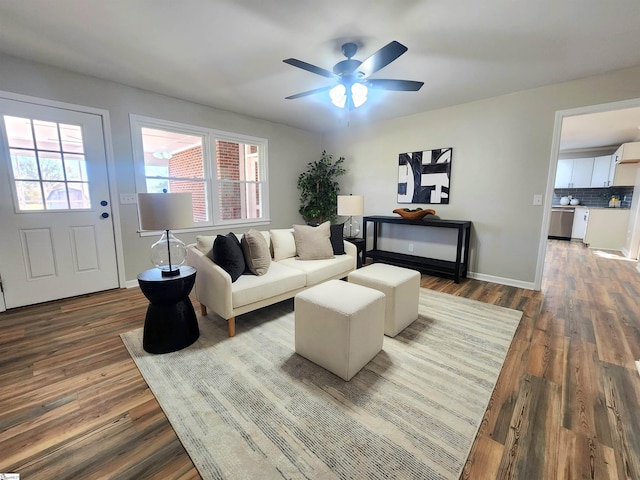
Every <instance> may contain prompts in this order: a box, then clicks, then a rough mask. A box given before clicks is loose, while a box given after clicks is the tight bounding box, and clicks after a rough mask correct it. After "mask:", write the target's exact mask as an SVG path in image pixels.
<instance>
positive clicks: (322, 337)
mask: <svg viewBox="0 0 640 480" xmlns="http://www.w3.org/2000/svg"><path fill="white" fill-rule="evenodd" d="M384 303H385V298H384V294H383V293H382V292H380V291H377V290H373V289H371V288H366V287H362V286H360V285H355V284H350V283H347V282H343V281H341V280H329V281H328V282H325V283H321V284H319V285H315V286H313V287H311V288H309V289H307V290H304V291H302V292H300V293H298V294H297V295H296V296H295V299H294V311H295V314H294V317H295V350H296V353H298V354H300V355H302V356H303V357H305V358H307V359H308V360H311V361H312V362H313V363H316V364H318V365H320V366H321V367H323V368H326V369H327V370H329V371H330V372H332V373H334V374H336V375H338V376H339V377H341V378H343V379H344V380H347V381H348V380H351V377H353V376H354V375H355V374H356V373H358V372H359V371H360V370H361V369H362V367H364V366H365V365H366V364H367V363H369V361H370V360H371V359H372V358H373V357H375V356H376V355H377V354H378V352H380V350H382V342H383V340H384Z"/></svg>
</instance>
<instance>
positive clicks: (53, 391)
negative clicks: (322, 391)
mask: <svg viewBox="0 0 640 480" xmlns="http://www.w3.org/2000/svg"><path fill="white" fill-rule="evenodd" d="M549 246H550V248H549V249H548V252H547V260H546V269H545V279H544V283H543V289H542V292H534V291H530V290H524V289H519V288H514V287H507V286H504V285H497V284H491V283H487V282H482V281H477V280H470V279H467V280H463V281H462V282H461V283H460V284H455V283H453V282H452V281H451V280H446V279H441V278H436V277H428V276H423V279H422V286H423V287H426V288H431V289H434V290H438V291H441V292H446V293H450V294H453V295H460V296H464V297H468V298H473V299H475V300H479V301H482V302H486V303H491V304H495V305H501V306H505V307H509V308H514V309H517V310H521V311H522V312H523V318H522V322H521V324H520V326H519V328H518V330H517V332H516V335H515V338H514V340H513V343H512V345H511V349H510V351H509V354H508V356H507V359H506V361H505V363H504V366H503V368H502V372H501V374H500V378H499V380H498V384H497V386H496V389H495V391H494V394H493V396H492V399H491V402H490V405H489V407H488V409H487V412H486V414H485V417H484V419H483V422H482V425H481V428H480V430H479V432H478V436H477V438H476V441H475V443H474V445H473V448H472V450H471V454H470V456H469V460H468V462H467V465H466V467H465V470H464V473H463V476H462V478H465V479H480V480H485V479H494V478H495V479H504V478H513V479H526V480H535V479H589V478H593V479H603V480H606V479H640V427H639V426H640V376H639V375H638V371H637V370H636V367H635V364H634V360H638V359H640V272H638V271H637V270H636V268H635V266H636V264H635V263H632V262H629V261H626V260H624V259H622V258H621V257H620V256H619V255H616V254H607V253H603V252H598V251H592V250H588V249H586V248H584V247H583V246H582V245H581V244H579V243H573V242H562V241H551V242H550V243H549ZM146 303H147V302H146V300H145V298H144V297H143V296H142V294H141V293H140V291H139V290H138V289H129V290H116V291H109V292H104V293H99V294H94V295H88V296H84V297H80V298H75V299H68V300H61V301H57V302H52V303H48V304H44V305H37V306H32V307H25V308H20V309H16V310H12V311H9V312H5V313H2V314H0V387H1V388H0V427H1V428H0V431H1V432H2V433H1V435H0V472H18V473H20V474H21V478H22V479H24V480H37V479H50V478H56V479H94V478H119V479H146V478H158V479H159V478H162V479H180V478H200V477H199V475H198V472H197V471H196V469H195V468H194V466H193V464H192V462H191V460H190V458H189V456H188V455H187V454H186V452H185V450H184V449H183V447H182V445H181V444H180V442H179V441H178V439H177V437H176V435H175V433H174V431H173V429H172V428H171V426H170V425H169V423H168V421H167V419H166V417H165V416H164V414H163V412H162V410H161V409H160V407H159V405H158V403H157V402H156V400H155V398H154V397H153V395H152V394H151V392H150V391H149V389H148V388H147V385H146V383H145V382H144V380H143V378H142V376H141V375H140V373H139V372H138V370H137V368H136V366H135V364H134V363H133V361H132V360H131V358H130V357H129V355H128V353H127V351H126V349H125V347H124V345H123V344H122V341H121V340H120V337H119V334H120V333H122V332H126V331H129V330H132V329H134V328H138V327H140V326H142V323H143V319H144V314H145V310H146ZM195 306H196V311H198V308H197V305H195ZM238 328H239V329H241V328H242V322H241V321H238Z"/></svg>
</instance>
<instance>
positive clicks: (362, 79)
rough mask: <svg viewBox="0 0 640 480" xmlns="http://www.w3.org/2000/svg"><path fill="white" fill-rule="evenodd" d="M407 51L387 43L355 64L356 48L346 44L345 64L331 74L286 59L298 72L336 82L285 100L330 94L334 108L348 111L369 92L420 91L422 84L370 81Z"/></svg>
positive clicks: (285, 61) (358, 104) (301, 62)
mask: <svg viewBox="0 0 640 480" xmlns="http://www.w3.org/2000/svg"><path fill="white" fill-rule="evenodd" d="M407 50H408V48H407V47H405V46H404V45H402V44H401V43H399V42H396V41H395V40H394V41H392V42H390V43H388V44H387V45H385V46H384V47H382V48H381V49H380V50H378V51H377V52H375V53H374V54H373V55H371V56H370V57H369V58H367V59H366V60H364V61H362V62H361V61H360V60H356V59H354V58H353V56H354V55H355V54H356V52H357V51H358V45H356V44H355V43H352V42H349V43H345V44H344V45H342V53H343V54H344V56H345V57H347V59H346V60H342V61H340V62H338V63H336V64H335V65H334V67H333V70H332V71H329V70H325V69H324V68H321V67H317V66H315V65H311V64H310V63H307V62H303V61H302V60H297V59H295V58H287V59H286V60H283V62H284V63H288V64H289V65H293V66H294V67H298V68H301V69H303V70H306V71H308V72H311V73H315V74H316V75H321V76H323V77H327V78H330V79H332V80H334V82H336V83H335V84H334V85H329V86H326V87H320V88H316V89H313V90H308V91H306V92H302V93H297V94H295V95H290V96H288V97H285V98H286V99H287V100H294V99H296V98H300V97H306V96H307V95H314V94H316V93H322V92H329V96H330V97H331V102H332V103H333V104H334V105H336V106H337V107H340V108H344V107H345V106H346V107H347V108H348V109H349V110H351V109H352V108H357V107H359V106H360V105H362V104H363V103H364V102H366V101H367V93H368V90H369V89H381V90H394V91H401V92H416V91H418V90H420V88H421V87H422V85H424V82H416V81H413V80H391V79H377V78H376V79H373V78H369V77H370V76H371V75H373V74H374V73H376V72H377V71H378V70H380V69H382V68H384V67H386V66H387V65H389V64H390V63H391V62H393V61H394V60H396V59H397V58H398V57H399V56H400V55H402V54H403V53H404V52H406V51H407Z"/></svg>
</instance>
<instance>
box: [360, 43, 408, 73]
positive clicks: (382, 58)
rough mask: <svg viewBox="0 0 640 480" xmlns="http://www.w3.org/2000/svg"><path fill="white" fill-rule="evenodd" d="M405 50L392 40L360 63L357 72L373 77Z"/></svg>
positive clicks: (405, 49) (405, 48)
mask: <svg viewBox="0 0 640 480" xmlns="http://www.w3.org/2000/svg"><path fill="white" fill-rule="evenodd" d="M407 50H408V48H407V47H405V46H404V45H402V44H401V43H399V42H396V41H395V40H394V41H393V42H390V43H388V44H386V45H385V46H384V47H382V48H381V49H380V50H378V51H377V52H376V53H374V54H373V55H371V56H370V57H369V58H367V59H366V60H365V61H364V62H362V64H361V65H360V67H359V68H358V70H359V71H361V72H362V73H363V74H364V76H365V77H368V76H369V75H373V74H374V73H375V72H377V71H378V70H380V69H381V68H384V67H386V66H387V65H389V64H390V63H391V62H393V61H394V60H395V59H396V58H398V57H399V56H400V55H402V54H403V53H404V52H406V51H407Z"/></svg>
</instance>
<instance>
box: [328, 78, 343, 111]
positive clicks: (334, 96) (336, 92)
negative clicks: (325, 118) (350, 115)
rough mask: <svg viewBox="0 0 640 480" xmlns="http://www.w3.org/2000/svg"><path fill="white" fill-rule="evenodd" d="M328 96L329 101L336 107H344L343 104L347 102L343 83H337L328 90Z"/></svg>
mask: <svg viewBox="0 0 640 480" xmlns="http://www.w3.org/2000/svg"><path fill="white" fill-rule="evenodd" d="M329 96H330V97H331V103H333V104H334V105H335V106H336V107H338V108H344V105H345V103H346V102H347V89H346V88H345V86H344V85H342V84H341V83H339V84H338V85H336V86H335V87H333V88H332V89H331V90H329Z"/></svg>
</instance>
